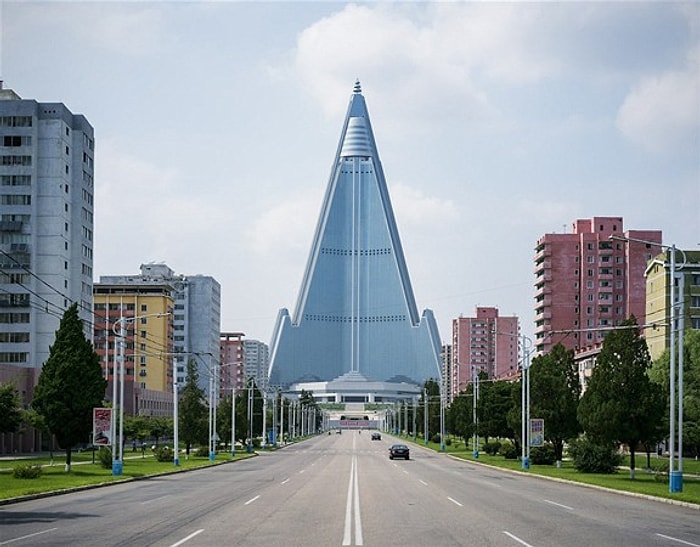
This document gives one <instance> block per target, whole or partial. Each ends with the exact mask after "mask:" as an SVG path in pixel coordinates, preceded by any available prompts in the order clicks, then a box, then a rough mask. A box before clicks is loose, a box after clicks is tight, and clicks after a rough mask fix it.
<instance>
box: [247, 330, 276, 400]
mask: <svg viewBox="0 0 700 547" xmlns="http://www.w3.org/2000/svg"><path fill="white" fill-rule="evenodd" d="M243 361H244V364H243V374H244V375H245V378H246V379H248V378H255V383H256V384H257V385H258V387H261V388H265V389H267V387H268V377H267V370H268V368H269V366H270V347H269V346H268V345H267V344H266V343H264V342H261V341H260V340H252V339H251V340H247V339H246V340H243Z"/></svg>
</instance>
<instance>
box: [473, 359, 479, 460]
mask: <svg viewBox="0 0 700 547" xmlns="http://www.w3.org/2000/svg"><path fill="white" fill-rule="evenodd" d="M475 372H476V367H475V366H474V365H472V425H473V426H474V435H473V440H472V444H473V447H472V448H473V451H472V456H474V458H478V457H479V432H478V431H477V429H478V427H479V418H478V417H477V415H476V412H477V408H478V402H479V373H478V372H477V373H476V374H474V373H475Z"/></svg>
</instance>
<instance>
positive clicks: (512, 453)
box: [498, 441, 518, 460]
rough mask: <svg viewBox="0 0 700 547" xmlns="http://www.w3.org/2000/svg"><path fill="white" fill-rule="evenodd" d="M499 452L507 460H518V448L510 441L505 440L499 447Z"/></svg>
mask: <svg viewBox="0 0 700 547" xmlns="http://www.w3.org/2000/svg"><path fill="white" fill-rule="evenodd" d="M498 453H499V454H500V455H501V456H503V457H504V458H505V459H506V460H517V459H518V449H517V448H515V445H514V444H513V443H511V442H510V441H505V442H503V443H501V447H500V448H499V449H498Z"/></svg>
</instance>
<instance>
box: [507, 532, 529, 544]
mask: <svg viewBox="0 0 700 547" xmlns="http://www.w3.org/2000/svg"><path fill="white" fill-rule="evenodd" d="M503 533H504V534H505V535H507V536H508V537H509V538H510V539H513V540H515V541H517V542H518V543H520V545H525V547H532V545H530V544H529V543H527V542H525V541H523V540H522V539H520V538H519V537H518V536H514V535H513V534H511V533H510V532H506V531H505V530H503Z"/></svg>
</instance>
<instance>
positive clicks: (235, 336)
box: [219, 332, 245, 397]
mask: <svg viewBox="0 0 700 547" xmlns="http://www.w3.org/2000/svg"><path fill="white" fill-rule="evenodd" d="M244 337H245V334H244V333H242V332H222V333H221V335H220V337H219V359H220V361H221V368H220V372H219V391H220V396H221V397H225V396H226V395H229V394H230V393H231V389H232V388H233V389H235V390H236V394H238V393H240V392H241V391H243V389H244V388H245V374H244V372H243V363H244V351H243V338H244Z"/></svg>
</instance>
